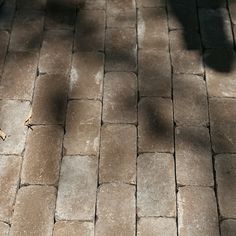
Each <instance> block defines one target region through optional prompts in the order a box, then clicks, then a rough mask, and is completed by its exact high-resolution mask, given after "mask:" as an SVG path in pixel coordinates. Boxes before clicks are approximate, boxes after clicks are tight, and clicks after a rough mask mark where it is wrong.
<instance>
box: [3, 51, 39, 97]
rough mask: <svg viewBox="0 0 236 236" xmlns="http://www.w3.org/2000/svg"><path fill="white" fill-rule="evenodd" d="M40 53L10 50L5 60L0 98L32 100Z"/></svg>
mask: <svg viewBox="0 0 236 236" xmlns="http://www.w3.org/2000/svg"><path fill="white" fill-rule="evenodd" d="M37 64H38V53H31V52H10V53H8V55H7V57H6V61H5V66H4V72H3V75H2V80H1V86H0V98H2V99H4V98H5V99H22V100H30V101H31V100H32V95H33V89H34V83H35V79H36V75H37Z"/></svg>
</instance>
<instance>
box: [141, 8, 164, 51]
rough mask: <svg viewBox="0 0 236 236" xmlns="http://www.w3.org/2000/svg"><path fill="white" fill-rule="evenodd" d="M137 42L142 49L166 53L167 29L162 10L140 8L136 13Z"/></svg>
mask: <svg viewBox="0 0 236 236" xmlns="http://www.w3.org/2000/svg"><path fill="white" fill-rule="evenodd" d="M138 41H139V48H142V49H162V50H166V51H168V44H169V39H168V27H167V16H166V11H165V9H163V8H142V9H139V11H138Z"/></svg>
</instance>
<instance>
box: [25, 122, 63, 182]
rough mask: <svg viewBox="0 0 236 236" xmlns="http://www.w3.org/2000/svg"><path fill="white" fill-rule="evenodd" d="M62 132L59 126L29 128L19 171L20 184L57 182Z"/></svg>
mask: <svg viewBox="0 0 236 236" xmlns="http://www.w3.org/2000/svg"><path fill="white" fill-rule="evenodd" d="M63 134H64V132H63V129H62V127H60V126H37V127H34V128H33V130H29V134H28V138H27V144H26V150H25V155H24V161H23V166H22V172H21V183H22V184H47V185H53V184H54V185H55V184H57V182H58V178H59V170H60V161H61V153H62V138H63Z"/></svg>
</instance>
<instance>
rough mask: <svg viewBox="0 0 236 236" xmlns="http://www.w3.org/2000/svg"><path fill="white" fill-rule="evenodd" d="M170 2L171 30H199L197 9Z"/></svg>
mask: <svg viewBox="0 0 236 236" xmlns="http://www.w3.org/2000/svg"><path fill="white" fill-rule="evenodd" d="M168 2H169V4H168V6H169V7H168V18H169V28H170V30H176V29H184V30H185V31H187V30H198V17H197V8H196V7H193V6H191V5H188V4H185V3H184V4H181V3H178V2H175V1H168ZM185 2H186V1H185Z"/></svg>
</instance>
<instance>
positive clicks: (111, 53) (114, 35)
mask: <svg viewBox="0 0 236 236" xmlns="http://www.w3.org/2000/svg"><path fill="white" fill-rule="evenodd" d="M136 57H137V44H136V31H135V29H132V28H130V29H129V28H124V29H107V30H106V65H105V69H106V71H136V61H137V58H136Z"/></svg>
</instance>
